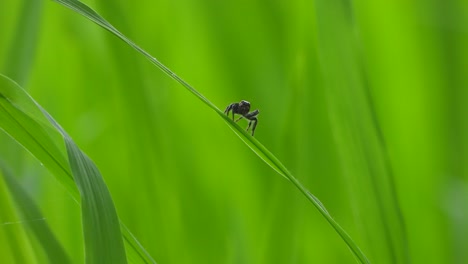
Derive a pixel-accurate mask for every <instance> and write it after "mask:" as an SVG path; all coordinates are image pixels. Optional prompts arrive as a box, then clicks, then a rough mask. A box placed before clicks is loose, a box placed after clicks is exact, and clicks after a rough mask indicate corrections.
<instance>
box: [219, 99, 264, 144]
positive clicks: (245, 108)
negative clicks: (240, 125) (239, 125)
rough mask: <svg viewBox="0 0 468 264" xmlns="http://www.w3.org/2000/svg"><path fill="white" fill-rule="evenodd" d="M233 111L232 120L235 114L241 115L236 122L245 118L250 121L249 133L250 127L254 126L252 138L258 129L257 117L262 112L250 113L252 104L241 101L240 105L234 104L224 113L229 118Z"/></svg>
mask: <svg viewBox="0 0 468 264" xmlns="http://www.w3.org/2000/svg"><path fill="white" fill-rule="evenodd" d="M230 111H232V120H234V114H238V115H241V117H239V118H238V119H237V120H236V121H235V122H237V121H239V120H241V119H242V118H243V117H245V118H246V119H248V120H249V126H248V127H247V131H249V128H250V126H251V125H252V136H253V135H254V133H255V128H256V127H257V122H258V120H257V115H258V113H260V111H258V109H257V110H255V111H252V112H250V113H249V111H250V103H249V102H247V101H244V100H242V101H240V103H232V104H230V105H228V107H227V108H226V110H224V113H225V114H227V115H228V116H229V112H230Z"/></svg>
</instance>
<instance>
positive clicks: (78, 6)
mask: <svg viewBox="0 0 468 264" xmlns="http://www.w3.org/2000/svg"><path fill="white" fill-rule="evenodd" d="M54 1H56V2H58V3H60V4H62V5H64V6H66V7H68V8H70V9H72V10H73V11H75V12H77V13H79V14H81V15H83V16H84V17H86V18H88V19H90V20H91V21H93V22H94V23H96V24H98V25H99V26H101V27H103V28H104V29H106V30H108V31H109V32H111V33H112V34H114V35H115V36H117V37H118V38H120V39H121V40H122V41H124V42H125V43H127V44H128V45H130V46H131V47H132V48H134V49H135V50H137V51H138V52H140V53H141V54H143V55H144V56H145V57H146V58H147V59H148V60H150V61H151V62H152V63H153V64H154V65H156V66H157V67H158V68H159V69H160V70H162V71H163V72H164V73H166V74H167V75H168V76H169V77H171V78H172V79H174V80H175V81H177V82H178V83H180V84H181V85H182V86H184V87H185V88H186V89H187V90H189V91H190V92H191V93H192V94H194V95H195V96H196V97H197V98H198V99H200V100H201V101H203V102H204V103H205V104H206V105H208V106H209V107H210V108H211V109H212V110H214V111H215V112H216V113H217V114H218V115H220V116H221V117H222V118H223V119H224V120H225V121H226V123H227V124H228V126H229V127H230V128H231V129H232V130H233V131H234V132H235V133H236V134H237V135H238V136H239V138H240V139H241V140H242V141H243V142H244V143H245V144H246V145H247V146H248V147H249V148H250V149H251V150H252V151H253V152H254V153H255V154H256V155H258V156H259V157H260V158H261V159H262V160H263V161H264V162H265V163H266V164H268V165H269V166H270V167H272V168H273V169H274V170H275V171H276V172H278V173H279V174H280V175H282V176H283V177H285V178H286V179H288V180H290V181H291V182H292V183H293V184H294V186H296V187H297V188H298V189H299V190H300V191H301V193H303V194H304V195H305V196H306V197H307V199H308V200H310V201H311V202H312V204H313V205H314V206H315V207H316V208H317V209H318V210H319V212H320V213H321V214H322V215H323V216H324V217H325V219H326V220H327V221H328V222H329V223H330V224H331V225H332V227H333V228H334V229H335V231H336V232H337V233H338V234H339V235H340V237H341V238H342V239H343V240H344V241H345V243H346V244H347V245H348V247H349V248H350V249H351V251H352V252H353V253H354V254H355V256H356V257H357V259H358V260H359V262H361V263H369V261H368V259H367V258H366V256H365V255H364V253H362V251H361V250H360V249H359V247H358V246H357V245H356V243H355V242H354V241H353V240H352V239H351V237H350V236H349V235H348V234H347V233H346V232H345V231H344V229H343V228H342V227H341V226H340V225H339V224H338V223H337V222H336V221H335V220H334V219H333V218H332V217H331V215H330V214H329V213H328V212H327V210H326V209H325V207H324V206H323V204H322V203H321V202H320V201H319V200H318V199H317V198H316V197H315V196H313V195H312V194H311V193H310V192H309V191H308V190H307V189H306V188H305V187H304V186H303V185H302V184H301V183H300V182H299V181H298V180H297V179H296V178H295V177H294V176H293V175H292V174H291V173H290V172H289V171H288V170H287V169H286V167H285V166H284V165H283V164H282V163H281V162H280V161H279V160H278V159H277V158H276V157H275V156H274V155H273V154H272V153H271V152H270V151H268V149H266V148H265V147H264V146H263V145H262V144H261V143H260V142H259V141H258V140H257V139H255V138H254V137H252V136H250V135H249V134H248V133H247V132H246V131H244V129H242V128H240V127H239V126H238V125H237V124H236V123H234V121H232V120H231V119H230V118H228V117H227V116H226V115H225V114H224V113H223V112H222V111H221V110H220V109H219V108H217V107H216V106H215V105H214V104H213V103H211V102H210V101H209V100H208V99H207V98H205V97H204V96H203V95H202V94H201V93H199V92H198V91H197V90H195V88H193V87H192V86H191V85H190V84H188V83H187V82H186V81H184V80H183V79H182V78H180V77H179V76H177V75H176V74H175V73H174V72H172V71H171V70H170V69H169V68H168V67H166V66H165V65H163V64H162V63H161V62H159V61H158V60H157V59H156V58H154V57H153V56H151V55H150V54H149V53H148V52H146V51H145V50H143V49H142V48H140V47H139V46H138V45H136V44H135V43H134V42H133V41H131V40H130V39H129V38H127V37H126V36H125V35H123V34H122V33H121V32H119V31H118V30H117V29H116V28H115V27H114V26H112V25H111V24H110V23H109V22H107V21H106V20H105V19H104V18H102V17H101V16H100V15H99V14H98V13H97V12H95V11H94V10H93V9H91V8H90V7H88V6H87V5H85V4H83V3H81V2H79V1H76V0H54Z"/></svg>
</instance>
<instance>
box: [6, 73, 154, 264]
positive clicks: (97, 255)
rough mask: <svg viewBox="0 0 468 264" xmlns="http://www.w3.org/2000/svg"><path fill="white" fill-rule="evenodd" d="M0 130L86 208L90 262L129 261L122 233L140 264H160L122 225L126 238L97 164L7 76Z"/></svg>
mask: <svg viewBox="0 0 468 264" xmlns="http://www.w3.org/2000/svg"><path fill="white" fill-rule="evenodd" d="M0 128H1V129H3V130H4V131H5V132H6V133H7V134H9V135H10V136H11V137H12V138H14V139H15V140H16V141H17V142H18V143H19V144H21V145H22V146H23V147H25V148H26V149H27V150H28V151H29V152H31V153H32V154H33V155H34V156H35V157H36V158H37V159H38V160H40V161H41V162H42V163H43V164H44V165H45V166H46V167H47V168H48V169H49V170H51V172H53V173H54V175H55V176H56V177H57V179H58V180H59V181H60V182H61V183H62V184H63V185H64V186H65V187H66V188H67V190H68V191H69V192H70V194H71V195H72V197H73V198H74V199H75V200H76V201H77V202H79V203H80V204H81V207H82V217H83V230H84V235H85V248H86V260H87V262H88V263H126V256H125V249H124V247H123V239H122V234H123V235H124V237H125V241H126V242H127V248H128V249H129V251H130V255H131V259H132V261H134V263H155V262H154V260H153V259H152V258H151V257H150V256H149V255H148V253H146V251H145V250H144V249H143V248H142V247H141V245H140V244H139V243H138V241H136V239H135V238H134V237H133V235H131V233H130V232H129V231H128V229H127V228H126V227H125V226H123V224H122V223H120V227H122V230H123V232H122V234H121V231H120V230H119V229H120V227H119V225H118V224H117V223H119V220H118V217H117V214H116V212H115V208H114V205H113V202H112V199H111V197H110V194H109V192H108V190H107V187H106V185H105V183H104V181H103V179H102V176H101V175H100V173H99V171H98V170H97V168H96V166H95V165H94V164H93V163H92V161H91V160H90V159H89V158H87V156H86V155H85V154H84V153H83V152H82V151H81V150H80V149H79V148H78V147H77V146H76V145H75V143H74V142H73V141H72V140H71V138H70V137H69V136H68V135H67V134H66V133H65V131H64V130H63V129H62V128H61V127H60V126H59V125H58V124H57V123H56V122H55V120H53V119H52V117H50V115H49V114H48V113H47V112H46V111H45V110H44V109H42V107H40V106H39V105H38V104H37V103H36V102H35V101H34V100H33V99H32V98H31V97H30V96H29V95H28V94H27V93H26V92H25V91H24V90H23V89H21V88H20V87H19V86H18V85H17V84H15V83H14V82H13V81H11V80H10V79H8V78H6V77H5V76H3V75H0ZM64 141H65V144H63V143H64ZM74 180H75V182H76V186H75V182H74ZM77 187H78V188H77ZM78 190H79V192H78ZM78 193H79V194H80V195H81V197H80V196H79V194H78ZM80 198H81V199H80Z"/></svg>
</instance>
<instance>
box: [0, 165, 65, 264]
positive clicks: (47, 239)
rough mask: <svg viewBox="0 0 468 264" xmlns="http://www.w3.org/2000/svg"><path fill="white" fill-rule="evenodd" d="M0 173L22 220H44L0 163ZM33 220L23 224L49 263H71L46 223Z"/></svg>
mask: <svg viewBox="0 0 468 264" xmlns="http://www.w3.org/2000/svg"><path fill="white" fill-rule="evenodd" d="M0 171H1V172H2V173H3V176H4V180H5V183H6V184H7V186H8V189H9V190H10V193H11V196H13V199H14V200H15V204H16V205H17V208H19V211H20V212H21V215H22V216H23V219H33V220H35V219H39V220H40V219H44V216H43V215H42V213H41V212H40V209H39V207H38V206H37V205H36V203H35V202H34V200H33V199H31V197H29V195H28V193H27V192H26V191H25V190H24V189H23V188H22V187H21V185H20V184H19V183H18V182H17V180H16V179H15V177H13V175H11V174H10V173H9V171H8V170H7V169H6V168H5V167H4V166H2V164H1V163H0ZM33 220H31V221H25V222H24V224H26V225H27V226H28V227H29V228H30V230H31V231H32V233H33V234H34V236H35V238H36V239H37V241H39V244H40V245H41V247H42V249H43V251H44V252H45V253H46V256H47V258H48V260H49V263H64V264H66V263H71V261H70V259H69V257H68V255H67V253H66V252H65V250H64V248H63V247H62V245H61V244H60V243H59V242H58V240H57V238H56V237H55V235H54V234H53V232H52V230H51V229H50V226H49V225H48V224H47V222H45V221H33Z"/></svg>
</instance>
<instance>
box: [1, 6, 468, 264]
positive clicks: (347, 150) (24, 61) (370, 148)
mask: <svg viewBox="0 0 468 264" xmlns="http://www.w3.org/2000/svg"><path fill="white" fill-rule="evenodd" d="M85 3H87V4H89V5H90V6H92V7H93V8H94V9H95V10H97V11H98V12H99V13H100V14H101V15H103V16H104V17H105V18H106V19H107V20H108V21H110V22H111V23H112V24H113V25H114V26H115V27H116V28H118V29H119V30H120V31H122V32H123V33H124V34H126V35H127V36H128V37H130V38H131V39H133V40H134V41H135V42H136V43H138V44H139V45H140V46H141V47H143V48H144V49H146V50H147V51H149V52H150V53H151V54H152V55H153V56H155V57H156V58H158V59H159V60H160V61H162V62H163V63H164V64H165V65H167V66H168V67H169V68H171V69H172V70H173V71H174V72H175V73H177V74H178V75H179V76H181V77H182V78H183V79H184V80H186V81H187V82H188V83H190V84H191V85H193V86H194V87H195V88H196V89H197V90H198V91H199V92H201V93H202V94H204V95H205V96H206V97H207V98H208V99H210V100H211V101H212V102H213V103H215V104H216V105H217V106H218V107H219V108H221V109H224V108H225V107H226V106H227V105H228V104H230V103H232V102H236V101H240V100H248V101H250V102H251V104H252V107H253V109H259V110H260V113H261V114H260V115H259V123H258V127H257V130H256V134H255V136H256V138H257V139H258V140H260V141H261V142H262V143H263V144H264V145H265V146H266V147H267V148H268V149H269V150H270V151H272V152H273V153H274V154H275V155H276V156H277V157H278V158H279V159H280V160H281V161H282V162H283V163H284V164H285V165H286V166H287V167H288V168H289V169H290V171H291V172H292V173H293V174H294V175H295V176H296V177H297V178H298V179H299V180H300V181H301V182H302V183H304V184H305V185H306V186H307V188H308V189H309V190H310V191H311V192H312V193H313V194H315V195H316V196H317V197H319V198H320V200H321V201H322V202H323V203H324V205H325V206H326V207H327V209H328V211H329V212H330V213H331V214H332V215H333V216H334V217H335V219H336V220H337V221H338V222H339V223H340V224H341V225H342V226H343V227H344V228H345V229H346V230H347V231H348V233H349V234H350V236H351V237H353V239H354V240H355V242H356V243H357V244H358V245H359V246H360V247H361V249H362V250H363V252H364V253H365V254H366V255H367V257H368V258H369V260H370V261H371V262H372V263H468V1H466V0H426V1H421V0H396V1H387V2H382V1H371V0H355V1H349V0H315V1H306V0H292V1H286V0H280V1H245V0H241V1H214V0H201V1H190V0H180V1H169V0H160V1H149V0H142V1H137V2H132V1H103V0H96V1H85ZM0 72H1V73H2V74H5V75H7V76H9V77H10V78H12V79H14V80H15V81H17V82H18V83H19V84H21V85H22V86H23V87H24V88H26V89H27V91H28V92H29V93H30V94H31V96H33V97H34V98H35V99H36V100H37V101H38V102H39V103H40V104H41V105H42V106H43V107H44V108H45V109H46V110H47V111H48V112H49V113H50V114H51V115H52V116H54V118H55V119H56V120H57V121H58V122H59V123H60V124H61V125H62V126H63V127H64V128H65V130H67V131H68V132H69V134H70V135H71V136H72V137H73V138H74V140H75V142H76V143H77V144H78V145H79V146H80V147H81V148H82V149H83V150H84V151H85V152H86V153H87V154H88V155H89V156H90V157H91V159H92V160H93V161H94V162H95V163H96V164H97V166H98V167H99V168H100V170H101V172H102V174H103V176H104V178H105V181H106V182H107V184H108V187H109V189H110V192H111V194H112V197H113V199H114V202H115V205H116V207H117V212H118V214H119V217H120V218H121V219H122V221H123V222H124V223H125V224H126V225H127V226H128V227H129V229H130V230H131V231H132V232H133V233H134V235H135V236H136V237H137V239H138V240H139V241H140V242H141V244H142V245H143V246H144V247H145V248H146V249H147V250H148V251H149V253H150V254H151V255H152V256H153V258H154V259H155V260H156V261H157V262H158V263H160V264H169V263H354V261H355V260H354V257H353V256H352V254H351V253H350V251H349V250H348V249H347V247H346V245H345V244H344V243H343V241H342V240H341V239H340V237H339V236H338V235H337V234H336V233H335V232H334V230H333V229H332V228H331V227H330V225H329V224H328V223H327V222H326V221H325V219H324V218H323V217H322V216H321V215H320V214H318V212H317V210H316V209H315V208H314V207H313V206H312V205H311V204H310V203H308V202H307V200H306V199H305V198H304V197H303V196H302V195H301V194H300V193H299V192H298V191H297V190H296V189H295V188H294V187H293V186H292V185H291V184H290V183H288V182H287V181H286V180H285V179H284V178H282V177H280V176H279V175H277V174H276V173H275V172H274V171H273V170H271V168H269V167H268V166H267V165H266V164H265V163H264V162H262V161H261V160H260V159H259V158H257V156H256V155H255V154H254V153H253V152H251V151H250V150H249V149H248V148H247V147H246V146H245V145H244V144H243V143H242V142H241V141H240V140H239V139H238V138H237V137H236V136H235V135H234V134H233V133H232V132H231V130H230V129H229V128H228V126H226V125H225V123H224V122H223V121H222V120H221V119H220V118H219V117H218V116H217V115H216V114H215V113H214V112H213V111H211V110H210V109H209V108H207V107H205V105H204V104H203V103H201V102H200V101H199V100H197V99H196V98H195V97H194V96H193V95H192V94H190V93H189V92H187V91H186V90H185V89H183V88H182V87H181V86H180V85H179V84H178V83H176V82H174V81H173V80H171V79H170V78H168V77H167V76H166V75H164V74H163V73H162V72H161V71H159V70H158V69H156V68H155V67H153V66H152V65H151V64H150V63H149V62H148V61H147V60H146V59H144V58H143V57H142V56H140V55H139V54H137V53H136V52H135V51H134V50H132V49H130V48H129V47H128V46H126V45H125V44H124V43H122V42H121V41H120V40H118V39H117V38H115V37H114V36H112V35H111V34H109V33H108V32H105V31H104V30H103V29H101V28H100V27H98V26H96V25H95V24H93V23H91V22H89V21H88V20H86V19H85V18H83V17H81V16H79V15H77V14H76V13H73V12H72V11H70V10H68V9H66V8H64V7H63V6H60V5H59V4H56V3H54V2H51V1H39V0H30V1H15V0H6V1H1V2H0ZM240 123H241V124H240V125H241V126H244V125H245V126H247V122H245V121H242V122H240ZM0 144H1V147H0V158H1V159H2V160H3V162H4V163H5V164H6V166H7V167H9V169H10V170H11V171H12V173H13V174H14V175H15V176H16V177H17V178H18V179H19V180H20V182H21V185H22V186H23V187H24V188H25V189H26V190H27V191H28V193H29V194H30V196H31V197H32V198H33V199H34V200H35V201H36V202H37V203H38V205H39V206H40V209H41V210H42V212H43V215H44V218H45V219H43V220H40V221H45V222H47V223H48V224H49V225H50V226H51V227H52V229H53V231H54V233H55V235H56V236H57V237H58V239H59V242H60V243H61V244H62V245H63V246H64V248H65V250H66V252H67V253H68V254H69V255H70V256H71V258H72V259H73V260H74V261H75V262H76V263H82V262H83V261H84V255H83V239H82V234H81V232H82V231H81V219H80V209H79V207H78V206H77V205H76V203H75V202H74V201H73V200H72V199H71V198H70V196H69V195H68V194H67V192H66V191H65V189H64V188H63V187H62V186H61V185H60V184H59V183H58V182H57V181H56V180H55V179H54V178H53V177H52V176H51V175H49V173H48V172H47V170H46V169H45V168H43V167H41V166H40V164H39V162H37V161H36V160H35V159H34V158H33V157H31V155H30V154H29V153H28V152H27V151H25V150H23V149H22V148H21V147H20V146H19V145H18V144H16V143H15V142H14V141H13V140H11V139H10V138H9V137H7V136H6V135H4V134H3V133H2V134H1V135H0ZM0 194H1V195H2V197H1V200H2V202H1V204H0V209H1V210H0V245H1V247H0V260H1V258H2V257H1V256H2V255H5V254H9V253H8V252H9V251H14V247H23V248H26V250H24V251H22V252H23V253H24V252H29V253H28V254H26V255H25V256H23V260H24V262H25V263H30V262H31V263H35V262H37V263H44V262H43V261H44V260H45V257H44V256H43V255H41V253H38V250H37V243H38V241H36V240H34V239H33V238H31V236H30V232H29V231H28V229H26V228H25V227H24V223H16V224H15V222H21V221H31V220H34V219H23V218H21V217H20V216H19V215H18V214H17V213H15V212H14V211H15V205H14V203H13V202H12V200H11V197H9V194H8V191H7V188H6V186H5V184H4V182H3V180H0ZM12 222H13V223H12ZM13 229H16V231H15V233H14V234H15V235H11V234H12V233H11V232H12V230H13ZM15 245H16V246H15Z"/></svg>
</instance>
